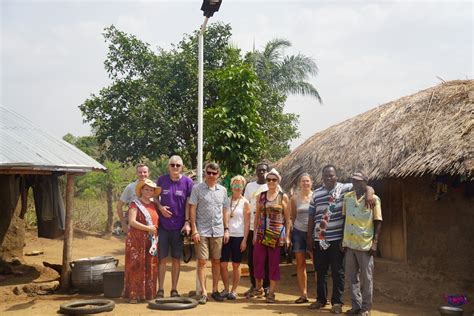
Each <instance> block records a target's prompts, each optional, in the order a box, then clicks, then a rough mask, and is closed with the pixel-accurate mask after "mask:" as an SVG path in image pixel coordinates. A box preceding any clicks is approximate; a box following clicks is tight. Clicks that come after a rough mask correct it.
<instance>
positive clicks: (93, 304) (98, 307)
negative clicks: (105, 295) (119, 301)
mask: <svg viewBox="0 0 474 316" xmlns="http://www.w3.org/2000/svg"><path fill="white" fill-rule="evenodd" d="M114 307H115V302H114V301H111V300H105V299H95V300H78V301H72V302H69V303H64V304H61V306H60V307H59V312H60V313H61V314H68V315H85V314H97V313H102V312H110V311H112V310H113V309H114Z"/></svg>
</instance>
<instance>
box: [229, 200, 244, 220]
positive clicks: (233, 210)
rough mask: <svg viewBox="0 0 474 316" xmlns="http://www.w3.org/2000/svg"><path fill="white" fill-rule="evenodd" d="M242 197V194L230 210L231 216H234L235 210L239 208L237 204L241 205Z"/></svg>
mask: <svg viewBox="0 0 474 316" xmlns="http://www.w3.org/2000/svg"><path fill="white" fill-rule="evenodd" d="M241 198H242V196H239V199H238V200H237V203H235V204H234V207H233V208H232V210H231V211H230V218H232V217H234V212H235V209H236V208H237V205H239V202H240V199H241Z"/></svg>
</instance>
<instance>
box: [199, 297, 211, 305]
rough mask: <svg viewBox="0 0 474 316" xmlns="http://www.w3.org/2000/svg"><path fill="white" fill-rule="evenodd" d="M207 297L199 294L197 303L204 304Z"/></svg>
mask: <svg viewBox="0 0 474 316" xmlns="http://www.w3.org/2000/svg"><path fill="white" fill-rule="evenodd" d="M208 300H209V299H208V298H207V295H201V298H200V299H199V300H198V303H199V304H201V305H204V304H206V303H207V301H208Z"/></svg>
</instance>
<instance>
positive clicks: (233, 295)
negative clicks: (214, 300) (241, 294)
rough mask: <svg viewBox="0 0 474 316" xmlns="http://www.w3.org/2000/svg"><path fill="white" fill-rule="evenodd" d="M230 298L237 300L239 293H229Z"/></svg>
mask: <svg viewBox="0 0 474 316" xmlns="http://www.w3.org/2000/svg"><path fill="white" fill-rule="evenodd" d="M227 299H228V300H235V299H237V293H235V292H230V293H229V295H227Z"/></svg>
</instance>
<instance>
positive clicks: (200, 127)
mask: <svg viewBox="0 0 474 316" xmlns="http://www.w3.org/2000/svg"><path fill="white" fill-rule="evenodd" d="M208 19H209V18H208V17H207V16H206V17H205V18H204V23H202V25H201V30H200V31H199V40H198V46H199V52H198V68H199V70H198V156H197V170H196V173H197V180H198V183H202V171H203V166H202V146H203V125H204V32H205V31H206V25H207V20H208ZM197 270H198V262H197V260H196V295H200V294H202V288H201V284H200V283H199V277H198V272H197ZM204 279H206V276H204ZM204 282H205V281H204Z"/></svg>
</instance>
